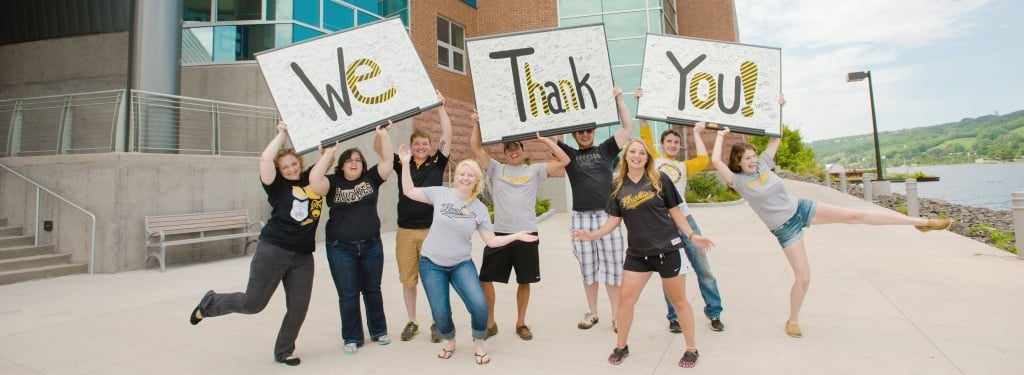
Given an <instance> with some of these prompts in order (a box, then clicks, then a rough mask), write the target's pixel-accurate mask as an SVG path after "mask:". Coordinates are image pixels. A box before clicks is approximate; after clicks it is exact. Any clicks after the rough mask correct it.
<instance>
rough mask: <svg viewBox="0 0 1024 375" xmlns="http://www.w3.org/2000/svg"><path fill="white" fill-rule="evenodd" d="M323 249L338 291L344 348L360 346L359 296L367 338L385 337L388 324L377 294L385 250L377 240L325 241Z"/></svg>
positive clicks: (361, 334)
mask: <svg viewBox="0 0 1024 375" xmlns="http://www.w3.org/2000/svg"><path fill="white" fill-rule="evenodd" d="M325 247H326V248H327V263H328V264H330V267H331V277H332V278H333V279H334V287H335V288H336V289H338V309H339V310H340V311H341V338H342V340H344V341H345V343H346V344H349V343H355V344H356V345H360V346H362V345H363V342H364V337H363V318H362V313H361V311H360V309H359V295H360V294H362V295H363V303H364V304H365V305H366V326H367V328H369V329H370V337H371V338H378V337H380V336H384V335H386V334H387V333H388V323H387V319H385V317H384V300H383V298H382V297H381V293H380V279H381V274H382V273H383V272H384V248H383V246H381V242H380V238H375V239H372V240H367V241H363V242H358V243H347V242H340V241H327V244H326V246H325Z"/></svg>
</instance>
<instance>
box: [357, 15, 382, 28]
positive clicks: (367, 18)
mask: <svg viewBox="0 0 1024 375" xmlns="http://www.w3.org/2000/svg"><path fill="white" fill-rule="evenodd" d="M357 13H358V14H357V15H356V16H357V17H358V21H359V24H360V25H365V24H368V23H371V22H376V21H380V19H381V18H380V16H378V15H376V14H370V13H366V12H357Z"/></svg>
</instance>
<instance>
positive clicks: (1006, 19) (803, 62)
mask: <svg viewBox="0 0 1024 375" xmlns="http://www.w3.org/2000/svg"><path fill="white" fill-rule="evenodd" d="M735 4H736V17H737V19H738V21H739V31H740V43H743V44H753V45H759V46H767V47H779V48H781V49H782V92H783V93H784V94H785V97H786V106H785V110H784V112H783V123H784V124H786V125H788V126H789V127H791V128H795V129H799V130H800V134H801V135H802V136H803V140H804V141H805V142H809V141H815V140H821V139H828V138H835V137H843V136H850V135H862V134H863V135H870V134H871V131H872V130H871V101H870V96H869V92H868V83H867V81H866V80H864V81H860V82H849V83H848V82H846V74H847V73H848V72H859V71H871V80H872V86H873V88H874V96H875V114H876V117H877V122H878V131H880V132H882V131H892V130H901V129H907V128H915V127H921V126H930V125H939V124H945V123H950V122H956V121H960V120H961V119H963V118H968V117H979V116H984V115H990V114H1006V113H1010V112H1015V111H1018V110H1022V109H1024V94H1022V93H1020V92H1018V90H1019V89H1020V88H1021V87H1024V73H1022V70H1024V69H1022V68H1024V1H1020V0H898V1H894V0H858V1H839V0H816V1H815V0H772V1H764V0H735Z"/></svg>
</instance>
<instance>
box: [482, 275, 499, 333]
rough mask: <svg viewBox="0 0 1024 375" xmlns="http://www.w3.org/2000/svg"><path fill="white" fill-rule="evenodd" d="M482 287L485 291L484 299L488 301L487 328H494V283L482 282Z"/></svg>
mask: <svg viewBox="0 0 1024 375" xmlns="http://www.w3.org/2000/svg"><path fill="white" fill-rule="evenodd" d="M480 287H481V288H483V290H484V298H485V299H487V328H491V327H494V326H495V325H497V323H495V322H494V283H492V282H490V281H481V282H480Z"/></svg>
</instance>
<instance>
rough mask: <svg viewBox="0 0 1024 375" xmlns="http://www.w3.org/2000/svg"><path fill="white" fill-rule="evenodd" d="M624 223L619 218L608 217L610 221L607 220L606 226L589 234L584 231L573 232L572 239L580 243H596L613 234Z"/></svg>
mask: <svg viewBox="0 0 1024 375" xmlns="http://www.w3.org/2000/svg"><path fill="white" fill-rule="evenodd" d="M621 222H622V218H621V217H618V216H613V215H608V220H605V222H604V225H601V227H600V228H597V230H595V231H593V232H587V231H583V230H579V229H577V230H574V231H572V238H573V239H574V240H578V241H594V240H597V239H598V238H601V237H604V236H605V235H606V234H608V233H611V232H612V230H614V229H615V228H617V227H618V226H619V223H621Z"/></svg>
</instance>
